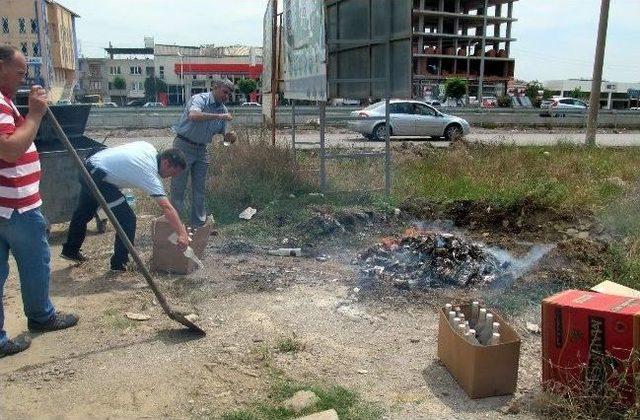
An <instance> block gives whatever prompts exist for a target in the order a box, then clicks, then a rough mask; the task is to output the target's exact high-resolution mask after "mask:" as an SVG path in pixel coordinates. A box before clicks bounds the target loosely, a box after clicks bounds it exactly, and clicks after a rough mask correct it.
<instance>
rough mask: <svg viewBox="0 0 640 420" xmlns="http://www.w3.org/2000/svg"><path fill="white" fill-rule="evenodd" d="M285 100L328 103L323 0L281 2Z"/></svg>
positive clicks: (288, 0) (285, 0)
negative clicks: (282, 5) (282, 6)
mask: <svg viewBox="0 0 640 420" xmlns="http://www.w3.org/2000/svg"><path fill="white" fill-rule="evenodd" d="M283 26H284V30H283V34H282V35H283V40H282V41H283V42H282V43H283V49H284V51H283V53H284V72H283V78H284V97H285V98H287V99H301V100H310V101H326V100H327V50H326V44H325V30H324V1H323V0H284V11H283Z"/></svg>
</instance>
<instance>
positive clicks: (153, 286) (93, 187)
mask: <svg viewBox="0 0 640 420" xmlns="http://www.w3.org/2000/svg"><path fill="white" fill-rule="evenodd" d="M47 117H48V118H49V120H50V121H51V124H52V125H53V128H54V129H55V131H56V134H57V135H58V137H59V138H60V140H61V141H62V143H63V144H64V145H65V147H66V148H67V150H68V151H69V153H70V154H71V156H72V157H73V160H74V161H75V163H76V166H77V167H78V169H79V170H80V173H81V174H82V177H83V178H84V180H85V181H86V183H87V185H88V186H89V189H90V190H91V192H92V193H93V196H94V197H95V198H96V200H97V201H98V203H99V204H100V207H102V210H104V212H105V213H106V214H107V217H108V218H109V221H110V222H111V224H112V225H113V226H114V227H115V228H116V232H117V234H118V236H119V237H120V240H121V241H122V242H123V243H124V245H125V246H126V247H127V250H128V251H129V253H130V254H131V256H132V257H133V259H134V261H135V262H136V264H137V265H138V269H139V270H140V272H141V273H142V275H143V276H144V279H145V280H146V281H147V284H149V287H150V288H151V290H153V293H154V294H155V295H156V298H157V299H158V302H159V303H160V306H162V309H163V310H164V312H165V313H166V314H167V315H169V318H171V319H174V317H173V315H174V314H173V309H172V308H171V305H170V304H169V302H167V300H166V299H165V297H164V295H163V294H162V292H160V289H159V288H158V285H157V283H156V282H155V280H154V279H153V277H152V276H151V273H149V270H147V267H146V266H145V265H144V263H143V262H142V259H140V255H139V254H138V252H137V251H136V249H135V248H134V247H133V244H132V243H131V241H129V238H128V237H127V234H126V233H125V232H124V230H123V229H122V226H120V223H119V222H118V219H116V216H115V215H114V214H113V212H112V211H111V209H110V208H109V205H108V204H107V201H106V200H105V199H104V197H103V196H102V193H100V190H99V189H98V186H97V185H96V183H95V181H94V180H93V178H91V175H90V174H89V171H87V168H85V166H84V162H83V161H82V159H81V158H80V156H78V153H77V152H76V150H75V149H74V148H73V145H72V144H71V142H70V141H69V138H68V137H67V135H66V134H65V132H64V130H63V129H62V127H60V123H59V122H58V120H57V118H56V117H55V115H53V112H51V109H50V108H48V107H47Z"/></svg>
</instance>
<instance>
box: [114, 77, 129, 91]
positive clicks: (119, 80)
mask: <svg viewBox="0 0 640 420" xmlns="http://www.w3.org/2000/svg"><path fill="white" fill-rule="evenodd" d="M113 87H114V88H115V89H118V90H123V89H126V88H127V82H126V81H125V80H124V77H122V76H116V77H115V78H114V79H113Z"/></svg>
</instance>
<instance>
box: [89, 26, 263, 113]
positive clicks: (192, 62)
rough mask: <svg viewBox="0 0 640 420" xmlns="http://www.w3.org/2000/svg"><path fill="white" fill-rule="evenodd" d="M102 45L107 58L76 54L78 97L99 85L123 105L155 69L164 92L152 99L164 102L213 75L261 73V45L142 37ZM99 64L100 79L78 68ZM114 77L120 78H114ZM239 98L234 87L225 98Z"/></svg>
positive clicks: (202, 85) (206, 83)
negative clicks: (136, 44)
mask: <svg viewBox="0 0 640 420" xmlns="http://www.w3.org/2000/svg"><path fill="white" fill-rule="evenodd" d="M105 51H106V53H107V58H104V59H95V58H81V59H80V62H81V67H82V68H83V71H82V72H81V86H82V88H83V89H82V90H81V91H80V92H79V95H78V97H79V99H80V100H83V98H82V97H83V96H85V95H91V94H94V95H95V94H98V92H97V91H100V90H101V89H103V93H102V99H103V100H104V101H113V102H116V103H117V104H119V105H124V104H126V103H127V102H128V101H131V100H134V99H142V98H144V97H145V89H144V82H145V80H146V79H147V78H148V77H150V76H153V75H155V76H156V77H157V78H158V79H160V80H162V81H163V82H164V83H166V85H167V94H166V96H165V95H160V97H158V98H155V99H157V100H158V101H161V102H166V103H167V104H168V105H181V104H183V103H184V102H185V99H187V98H189V97H190V96H191V95H193V94H196V93H199V92H206V91H209V90H211V87H212V82H213V79H215V78H219V77H227V78H229V79H230V80H231V81H233V82H234V83H235V82H236V80H237V79H239V78H242V77H247V78H252V79H260V77H261V76H262V48H259V47H247V46H230V47H214V46H200V47H196V46H183V45H169V44H155V43H154V42H153V39H152V38H145V46H144V47H141V48H116V47H113V46H111V45H110V46H109V48H106V49H105ZM99 60H100V61H99ZM99 64H100V65H102V70H101V72H100V74H101V83H100V82H99V81H98V80H97V79H96V76H92V75H96V74H98V72H87V71H86V70H84V69H89V68H90V67H91V66H92V65H94V66H97V65H99ZM118 79H122V80H120V81H119V82H117V80H118ZM123 81H124V86H122V84H123V83H122V82H123ZM101 86H103V87H101ZM120 87H123V88H120ZM258 98H259V92H256V94H254V95H253V97H252V98H250V99H251V100H258ZM242 99H243V97H242V94H241V93H239V92H234V94H233V96H232V98H231V101H232V102H237V101H240V100H242Z"/></svg>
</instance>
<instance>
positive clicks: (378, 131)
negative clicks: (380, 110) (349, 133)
mask: <svg viewBox="0 0 640 420" xmlns="http://www.w3.org/2000/svg"><path fill="white" fill-rule="evenodd" d="M386 127H387V126H386V125H385V124H380V125H377V126H376V128H374V129H373V140H374V141H385V140H386V138H387V128H386ZM391 133H393V130H391V128H389V135H391Z"/></svg>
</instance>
